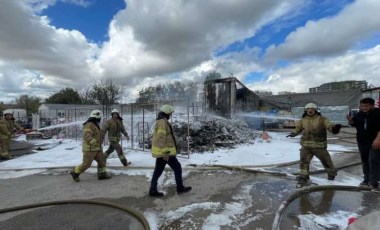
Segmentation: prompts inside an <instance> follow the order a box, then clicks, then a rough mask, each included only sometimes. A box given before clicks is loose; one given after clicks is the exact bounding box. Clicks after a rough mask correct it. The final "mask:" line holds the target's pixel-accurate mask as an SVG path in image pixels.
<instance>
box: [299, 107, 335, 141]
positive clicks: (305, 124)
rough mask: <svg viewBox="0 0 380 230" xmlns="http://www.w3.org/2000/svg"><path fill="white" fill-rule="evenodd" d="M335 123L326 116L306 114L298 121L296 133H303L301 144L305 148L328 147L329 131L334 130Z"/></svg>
mask: <svg viewBox="0 0 380 230" xmlns="http://www.w3.org/2000/svg"><path fill="white" fill-rule="evenodd" d="M333 126H334V125H333V124H332V123H331V122H330V121H329V119H327V118H326V117H323V116H320V115H317V114H316V115H314V116H312V117H309V116H305V117H303V118H302V119H301V120H300V121H299V122H297V123H296V128H295V129H294V131H293V133H294V134H299V133H301V132H303V133H302V137H301V146H303V147H305V148H327V132H326V130H328V131H330V132H331V131H332V128H333Z"/></svg>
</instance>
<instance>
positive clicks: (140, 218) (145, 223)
mask: <svg viewBox="0 0 380 230" xmlns="http://www.w3.org/2000/svg"><path fill="white" fill-rule="evenodd" d="M62 204H95V205H103V206H108V207H111V208H115V209H119V210H122V211H124V212H127V213H128V214H130V215H131V216H133V217H135V218H136V219H137V220H138V221H139V222H140V223H141V224H142V226H143V227H144V229H145V230H150V226H149V223H148V221H147V219H146V218H145V217H144V215H142V214H141V213H140V212H138V211H136V210H133V209H131V208H128V207H126V206H124V205H119V204H114V203H110V202H105V201H95V200H61V201H51V202H45V203H36V204H29V205H22V206H17V207H11V208H4V209H0V214H2V213H7V212H15V211H20V210H25V209H32V208H41V207H46V206H53V205H62Z"/></svg>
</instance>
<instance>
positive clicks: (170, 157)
mask: <svg viewBox="0 0 380 230" xmlns="http://www.w3.org/2000/svg"><path fill="white" fill-rule="evenodd" d="M173 112H174V109H173V107H172V106H170V105H163V106H162V107H161V108H160V112H159V113H158V115H157V119H156V124H155V127H154V130H153V139H152V156H153V157H154V158H156V165H155V168H154V172H153V177H152V181H151V185H150V189H149V196H152V197H162V196H164V193H162V192H159V191H158V190H157V181H158V178H159V177H160V176H161V174H162V172H163V171H164V169H165V166H166V164H168V165H169V166H170V168H172V170H173V171H174V177H175V182H176V185H177V193H178V194H182V193H186V192H189V191H191V187H190V186H188V187H185V186H184V185H183V181H182V167H181V164H180V163H179V161H178V160H177V157H176V155H177V144H176V140H175V138H174V134H173V129H172V126H171V124H170V123H169V119H170V116H171V115H172V113H173Z"/></svg>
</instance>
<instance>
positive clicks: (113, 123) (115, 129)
mask: <svg viewBox="0 0 380 230" xmlns="http://www.w3.org/2000/svg"><path fill="white" fill-rule="evenodd" d="M111 116H112V118H111V119H109V120H108V121H107V122H105V124H104V126H103V131H104V135H105V134H106V133H107V132H108V140H109V147H108V149H107V151H105V153H104V156H105V157H106V158H108V157H109V155H110V154H111V153H112V152H113V151H114V150H116V153H117V156H118V157H119V160H120V162H121V163H122V164H123V165H124V166H128V165H129V164H130V162H128V160H127V158H125V156H124V153H123V149H122V147H121V146H120V144H119V142H120V138H121V134H123V135H124V136H125V138H127V140H129V136H128V133H127V131H126V130H125V127H124V125H123V118H121V117H120V112H119V110H117V109H113V110H112V112H111Z"/></svg>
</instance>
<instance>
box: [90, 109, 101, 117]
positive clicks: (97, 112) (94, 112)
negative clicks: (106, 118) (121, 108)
mask: <svg viewBox="0 0 380 230" xmlns="http://www.w3.org/2000/svg"><path fill="white" fill-rule="evenodd" d="M90 117H93V118H96V119H101V118H102V111H100V110H97V109H95V110H92V111H91V113H90Z"/></svg>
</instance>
